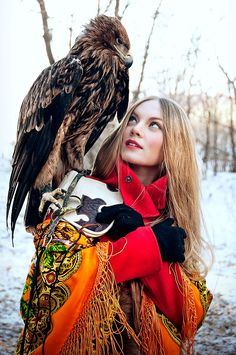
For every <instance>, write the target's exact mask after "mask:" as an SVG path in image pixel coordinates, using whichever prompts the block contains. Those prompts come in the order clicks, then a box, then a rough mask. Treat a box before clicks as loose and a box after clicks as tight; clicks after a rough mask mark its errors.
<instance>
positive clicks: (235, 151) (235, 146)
mask: <svg viewBox="0 0 236 355" xmlns="http://www.w3.org/2000/svg"><path fill="white" fill-rule="evenodd" d="M218 65H219V68H220V70H221V71H222V72H223V74H224V76H225V77H226V79H227V85H228V91H229V105H230V113H229V115H230V126H229V135H230V142H231V152H232V167H231V171H232V172H236V142H235V140H236V137H235V127H234V112H235V105H236V78H234V79H231V78H230V77H229V74H228V73H227V71H226V70H225V69H224V68H223V66H222V65H221V64H220V63H219V60H218Z"/></svg>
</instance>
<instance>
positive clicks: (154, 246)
mask: <svg viewBox="0 0 236 355" xmlns="http://www.w3.org/2000/svg"><path fill="white" fill-rule="evenodd" d="M119 168H120V171H119V181H118V177H117V173H116V172H113V174H111V176H110V177H109V178H108V179H107V180H105V181H104V182H106V183H107V184H109V185H112V186H113V187H118V186H119V190H120V192H121V195H122V198H123V201H124V203H125V204H127V205H128V206H131V207H132V208H134V209H135V210H136V211H137V212H139V213H141V215H142V216H143V220H144V223H148V222H150V221H152V220H154V219H156V218H157V217H158V216H159V215H160V211H161V210H162V209H163V208H165V204H166V188H167V179H166V176H164V177H162V178H160V179H158V180H156V181H155V182H154V183H152V184H151V185H149V186H146V187H145V186H143V185H142V184H141V183H140V181H139V180H138V178H137V176H136V175H135V174H134V172H133V171H132V170H131V169H130V168H129V167H128V165H127V164H125V163H121V164H120V167H119ZM109 253H110V263H111V266H112V269H113V272H114V274H115V278H116V282H117V283H120V282H124V281H128V280H132V279H136V278H139V279H141V281H142V282H143V284H144V285H145V286H146V291H147V293H148V294H149V296H150V297H151V298H152V299H153V301H154V303H155V304H156V306H157V307H158V309H159V310H160V311H161V312H162V313H164V314H165V315H166V316H167V317H168V318H169V319H170V320H171V321H172V322H173V323H174V324H175V325H176V326H181V324H182V307H183V297H182V294H181V292H180V290H179V288H178V286H177V283H176V275H174V274H173V272H171V271H170V263H168V262H163V261H162V259H161V255H160V250H159V246H158V243H157V240H156V237H155V235H154V233H153V231H152V229H151V227H150V226H148V225H147V226H145V227H140V228H138V229H137V230H135V231H133V232H131V233H129V234H127V236H126V237H125V238H121V239H119V240H118V241H116V242H112V243H111V246H110V250H109ZM175 270H176V273H177V275H178V278H179V282H180V284H181V277H180V270H179V265H178V264H177V263H175Z"/></svg>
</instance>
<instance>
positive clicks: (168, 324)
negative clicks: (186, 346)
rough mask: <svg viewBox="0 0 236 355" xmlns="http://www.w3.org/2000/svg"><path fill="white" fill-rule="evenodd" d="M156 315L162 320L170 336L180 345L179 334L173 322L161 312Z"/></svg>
mask: <svg viewBox="0 0 236 355" xmlns="http://www.w3.org/2000/svg"><path fill="white" fill-rule="evenodd" d="M158 316H159V317H160V318H161V320H162V324H163V325H164V327H165V328H166V330H167V331H168V333H169V334H170V336H171V338H172V339H173V340H174V341H175V342H176V343H177V344H178V345H179V346H180V345H181V334H180V332H179V331H178V329H177V328H176V327H175V326H174V324H173V323H172V322H171V321H170V320H169V319H168V318H167V317H166V316H164V314H163V313H161V314H160V313H158Z"/></svg>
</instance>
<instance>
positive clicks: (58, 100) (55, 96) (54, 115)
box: [7, 15, 132, 235]
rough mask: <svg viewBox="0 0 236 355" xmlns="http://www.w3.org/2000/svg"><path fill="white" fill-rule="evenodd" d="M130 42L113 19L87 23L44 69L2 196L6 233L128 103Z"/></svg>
mask: <svg viewBox="0 0 236 355" xmlns="http://www.w3.org/2000/svg"><path fill="white" fill-rule="evenodd" d="M129 49H130V42H129V38H128V35H127V33H126V30H125V28H124V27H123V26H122V24H121V22H120V21H119V20H118V19H117V18H115V17H107V16H105V15H101V16H98V17H96V18H95V19H94V20H91V21H90V23H89V24H88V25H87V26H85V28H84V31H83V32H82V34H81V35H80V36H79V37H78V38H77V39H76V42H75V44H74V46H73V47H72V48H71V50H70V52H69V53H68V55H67V56H66V57H65V58H63V59H61V60H59V61H58V62H56V63H54V64H53V65H52V66H50V67H48V68H46V69H45V70H44V71H43V72H42V73H41V74H40V75H39V77H38V78H37V79H36V81H35V82H34V83H33V85H32V87H31V88H30V90H29V92H28V94H27V96H26V97H25V99H24V101H23V103H22V106H21V109H20V116H19V121H18V130H17V141H16V145H15V149H14V153H13V163H12V173H11V177H10V182H9V191H8V199H7V220H8V217H9V212H10V208H11V206H12V209H11V216H10V220H11V231H12V235H13V232H14V229H15V224H16V220H17V218H18V215H19V213H20V211H21V208H22V205H23V203H24V200H25V198H26V195H27V194H28V193H29V196H28V205H27V209H26V212H25V224H26V226H35V225H36V224H37V223H38V222H39V221H40V217H39V215H38V206H39V199H40V198H41V193H42V192H45V191H46V190H47V189H48V188H54V187H55V186H57V185H58V184H59V183H60V182H61V180H62V179H63V177H64V175H65V174H66V173H67V172H68V171H69V170H71V169H75V170H80V169H82V168H83V158H84V154H85V153H86V152H87V151H88V150H89V149H90V148H91V147H92V145H93V144H94V143H95V141H96V140H97V138H98V137H99V135H100V134H101V133H102V131H103V129H104V128H105V126H106V125H107V123H108V122H109V121H111V120H112V119H113V118H114V116H115V114H116V113H117V116H118V119H119V120H120V119H121V118H122V117H123V115H124V113H125V111H126V109H127V105H128V85H129V77H128V68H129V67H130V66H131V65H132V57H131V56H130V54H129Z"/></svg>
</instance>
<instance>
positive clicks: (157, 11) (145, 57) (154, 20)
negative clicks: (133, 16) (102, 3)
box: [133, 0, 162, 101]
mask: <svg viewBox="0 0 236 355" xmlns="http://www.w3.org/2000/svg"><path fill="white" fill-rule="evenodd" d="M161 3H162V0H161V1H160V3H159V5H158V6H157V9H156V11H155V13H154V16H153V22H152V27H151V30H150V33H149V36H148V39H147V43H146V47H145V51H144V56H143V63H142V69H141V74H140V79H139V83H138V87H137V89H136V90H135V91H134V95H133V101H136V100H137V99H138V97H139V94H140V88H141V84H142V82H143V78H144V70H145V66H146V63H147V58H148V54H149V47H150V41H151V38H152V34H153V30H154V26H155V23H156V19H157V16H158V15H159V9H160V6H161Z"/></svg>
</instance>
